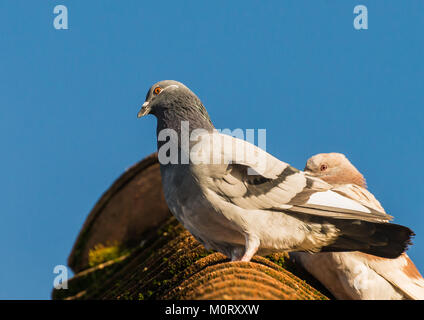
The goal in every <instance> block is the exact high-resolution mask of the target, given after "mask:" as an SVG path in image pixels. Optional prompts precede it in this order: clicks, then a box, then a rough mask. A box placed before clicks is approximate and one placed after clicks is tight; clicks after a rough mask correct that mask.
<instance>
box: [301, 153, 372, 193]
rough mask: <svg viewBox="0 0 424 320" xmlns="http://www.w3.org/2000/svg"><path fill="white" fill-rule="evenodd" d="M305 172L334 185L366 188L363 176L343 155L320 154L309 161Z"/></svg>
mask: <svg viewBox="0 0 424 320" xmlns="http://www.w3.org/2000/svg"><path fill="white" fill-rule="evenodd" d="M304 171H305V172H306V173H308V174H310V175H312V176H315V177H318V178H320V179H322V180H324V181H325V182H327V183H329V184H332V185H340V184H356V185H359V186H361V187H364V188H366V182H365V179H364V177H363V176H362V174H361V173H360V172H359V171H358V169H356V168H355V167H354V166H353V164H352V163H351V162H350V161H349V160H348V159H347V158H346V156H345V155H344V154H341V153H320V154H317V155H315V156H313V157H311V158H309V159H308V161H307V162H306V166H305V169H304Z"/></svg>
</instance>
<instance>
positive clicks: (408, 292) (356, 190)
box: [290, 153, 424, 300]
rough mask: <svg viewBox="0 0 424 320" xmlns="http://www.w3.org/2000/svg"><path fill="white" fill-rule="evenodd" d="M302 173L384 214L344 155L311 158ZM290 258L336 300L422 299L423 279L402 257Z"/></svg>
mask: <svg viewBox="0 0 424 320" xmlns="http://www.w3.org/2000/svg"><path fill="white" fill-rule="evenodd" d="M305 172H307V173H308V174H310V175H313V176H315V177H318V178H320V179H322V180H324V181H326V182H328V183H331V184H332V185H333V186H334V188H333V189H332V190H333V191H335V192H337V193H339V194H341V195H343V196H346V197H349V198H351V199H353V200H357V201H359V202H360V203H362V204H363V205H365V206H368V207H371V208H373V209H375V210H378V211H380V212H384V209H383V207H382V206H381V204H380V202H379V201H378V200H377V199H376V198H375V197H374V196H373V195H372V194H371V193H370V192H369V191H368V190H367V189H366V183H365V179H364V177H363V176H362V174H361V173H360V172H359V171H358V170H357V169H356V168H355V167H354V166H353V165H352V163H351V162H350V161H349V160H348V159H347V158H346V156H345V155H343V154H340V153H326V154H325V153H324V154H318V155H315V156H313V157H311V158H310V159H309V160H308V161H307V164H306V167H305ZM290 256H291V257H292V258H294V260H295V261H296V262H298V263H300V264H301V265H302V266H303V267H304V268H305V269H306V270H307V271H309V272H310V273H311V274H312V275H313V276H314V277H315V278H317V279H318V280H319V281H320V282H321V283H322V284H323V285H324V286H325V287H326V288H327V289H328V290H329V291H330V292H331V293H332V294H333V295H334V297H336V298H338V299H355V300H358V299H361V300H362V299H364V300H370V299H377V300H389V299H419V300H423V299H424V279H423V277H422V276H421V274H420V273H419V271H418V270H417V268H416V267H415V265H414V263H413V262H412V261H411V259H410V258H409V257H408V255H407V254H406V253H403V254H402V255H400V256H399V257H398V258H396V259H385V258H380V257H376V256H372V255H369V254H365V253H362V252H324V253H316V254H309V253H304V252H292V253H290Z"/></svg>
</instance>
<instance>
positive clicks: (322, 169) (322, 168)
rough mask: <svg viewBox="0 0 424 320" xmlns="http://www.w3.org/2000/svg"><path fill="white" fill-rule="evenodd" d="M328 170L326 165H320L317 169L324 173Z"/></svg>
mask: <svg viewBox="0 0 424 320" xmlns="http://www.w3.org/2000/svg"><path fill="white" fill-rule="evenodd" d="M327 169H328V166H327V165H326V164H322V165H321V167H319V170H320V171H325V170H327Z"/></svg>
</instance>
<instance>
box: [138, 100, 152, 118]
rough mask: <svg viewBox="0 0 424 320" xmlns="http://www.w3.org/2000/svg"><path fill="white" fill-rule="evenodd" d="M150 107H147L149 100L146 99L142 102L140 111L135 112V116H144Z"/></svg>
mask: <svg viewBox="0 0 424 320" xmlns="http://www.w3.org/2000/svg"><path fill="white" fill-rule="evenodd" d="M150 109H151V108H150V107H149V101H146V102H145V103H143V105H142V107H141V109H140V111H139V112H138V114H137V118H141V117H143V116H145V115H146V114H149V112H150Z"/></svg>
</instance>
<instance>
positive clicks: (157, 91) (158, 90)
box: [153, 87, 162, 94]
mask: <svg viewBox="0 0 424 320" xmlns="http://www.w3.org/2000/svg"><path fill="white" fill-rule="evenodd" d="M161 91H162V88H161V87H156V88H155V90H153V92H154V93H155V94H159V93H160V92H161Z"/></svg>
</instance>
